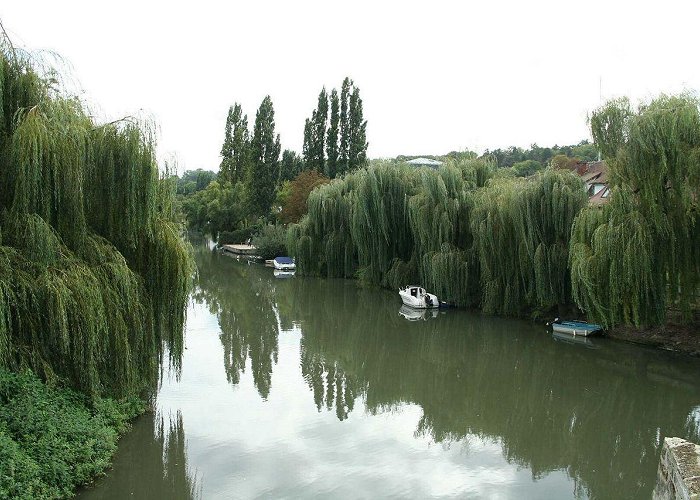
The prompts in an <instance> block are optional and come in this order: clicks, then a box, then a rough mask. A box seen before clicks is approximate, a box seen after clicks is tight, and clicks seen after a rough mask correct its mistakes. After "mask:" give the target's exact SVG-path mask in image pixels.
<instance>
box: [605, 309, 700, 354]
mask: <svg viewBox="0 0 700 500" xmlns="http://www.w3.org/2000/svg"><path fill="white" fill-rule="evenodd" d="M607 335H608V337H610V338H613V339H617V340H623V341H625V342H631V343H634V344H640V345H644V346H648V347H655V348H658V349H664V350H667V351H674V352H679V353H683V354H688V355H690V356H695V357H700V319H699V318H698V317H697V315H696V318H695V319H694V321H692V322H691V323H689V324H682V323H680V322H678V321H675V320H672V321H669V322H667V323H666V324H665V325H661V326H654V327H647V328H641V329H640V328H635V327H632V326H618V327H615V328H613V329H612V330H610V331H609V332H608V334H607Z"/></svg>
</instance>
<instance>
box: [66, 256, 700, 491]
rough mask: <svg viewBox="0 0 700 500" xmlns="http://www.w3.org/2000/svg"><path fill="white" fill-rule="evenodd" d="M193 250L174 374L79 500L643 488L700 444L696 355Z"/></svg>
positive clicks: (167, 370) (168, 372)
mask: <svg viewBox="0 0 700 500" xmlns="http://www.w3.org/2000/svg"><path fill="white" fill-rule="evenodd" d="M196 258H197V264H198V268H199V276H198V280H197V281H198V283H197V287H196V289H195V290H194V292H193V294H192V299H191V303H190V306H189V312H188V320H187V330H186V337H185V351H184V356H183V358H182V363H181V367H178V368H179V369H175V368H172V367H169V366H168V365H167V363H166V365H165V366H164V368H163V377H162V382H161V384H160V387H159V389H158V391H157V396H156V401H155V404H154V407H155V412H154V413H153V414H148V415H145V416H143V417H141V418H139V419H137V420H136V421H135V423H134V427H133V429H132V431H130V432H129V433H128V434H127V435H125V436H124V437H123V438H122V440H121V441H120V444H119V450H118V452H117V454H116V456H115V460H114V467H113V469H112V470H110V471H109V472H108V475H107V476H106V477H104V478H102V479H100V480H99V481H97V483H96V484H95V486H94V487H91V488H89V489H86V490H83V491H82V492H81V493H80V495H79V497H80V498H83V499H107V498H109V499H112V498H115V499H117V498H119V499H121V498H149V499H153V498H191V497H195V498H257V497H267V498H280V497H291V498H298V497H325V498H379V497H412V498H428V497H462V498H464V497H466V498H499V499H501V498H505V499H507V498H518V499H524V498H616V499H617V498H650V496H651V493H652V490H653V488H654V484H655V481H656V471H657V465H658V458H659V453H660V449H661V444H662V442H663V438H664V437H665V436H679V437H683V438H686V439H690V440H693V441H696V442H698V441H700V430H699V428H700V360H698V359H694V358H689V357H685V356H681V355H675V354H672V353H667V352H661V351H655V350H651V349H646V348H642V347H637V346H633V345H629V344H625V343H621V342H616V341H613V340H609V339H592V340H590V341H588V342H579V341H577V342H573V341H571V340H570V339H567V338H562V339H559V338H555V337H553V336H552V334H551V333H548V332H547V330H546V329H545V327H544V326H543V325H541V324H537V323H533V322H529V321H521V320H510V319H503V318H494V317H488V316H484V315H480V314H478V313H472V312H468V311H463V310H446V311H441V312H439V313H437V312H435V313H427V314H426V315H424V316H418V317H413V316H414V315H411V314H405V313H406V312H405V311H403V310H401V301H400V299H399V296H398V293H396V292H391V291H387V290H378V289H375V288H363V287H361V286H359V285H358V283H356V282H353V281H345V280H329V279H316V278H303V277H299V276H294V277H291V278H287V279H285V278H281V277H275V276H274V274H273V270H272V269H270V268H266V267H263V266H261V265H257V264H248V263H246V262H244V261H242V262H239V261H237V260H236V259H233V258H231V257H228V256H224V255H220V254H218V253H216V252H212V251H210V250H209V249H208V248H207V247H206V246H205V245H200V246H198V247H197V249H196ZM401 312H403V313H404V314H405V315H402V314H401ZM406 316H408V317H409V318H408V319H407V318H406Z"/></svg>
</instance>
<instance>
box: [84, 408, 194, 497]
mask: <svg viewBox="0 0 700 500" xmlns="http://www.w3.org/2000/svg"><path fill="white" fill-rule="evenodd" d="M80 497H81V499H90V500H92V499H94V500H98V499H101V498H109V499H112V498H172V499H180V498H183V499H185V498H186V499H190V498H192V499H194V498H201V488H200V485H199V484H198V482H197V474H196V473H195V472H194V471H192V470H191V468H190V467H189V465H188V462H187V446H186V440H185V430H184V426H183V423H182V415H181V414H180V412H177V414H176V415H168V416H167V419H166V417H165V416H164V415H162V414H153V413H151V414H147V415H144V416H142V417H139V418H138V419H137V420H136V421H135V422H134V425H133V429H132V430H131V431H130V432H128V433H127V434H125V435H124V436H123V437H122V438H121V439H120V440H119V449H118V451H117V454H116V455H115V457H114V467H113V470H112V471H111V472H109V474H108V476H107V477H105V478H103V479H102V480H99V481H97V482H96V483H95V485H94V487H90V488H88V489H85V490H83V491H82V492H80Z"/></svg>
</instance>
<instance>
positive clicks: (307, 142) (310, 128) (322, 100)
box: [303, 87, 328, 172]
mask: <svg viewBox="0 0 700 500" xmlns="http://www.w3.org/2000/svg"><path fill="white" fill-rule="evenodd" d="M327 122H328V93H327V92H326V88H325V87H323V88H322V89H321V92H320V93H319V95H318V104H317V106H316V109H314V111H313V112H312V113H311V119H307V120H306V123H305V124H304V148H303V154H304V161H305V162H306V168H307V169H311V170H316V171H318V172H323V171H324V165H325V142H326V124H327Z"/></svg>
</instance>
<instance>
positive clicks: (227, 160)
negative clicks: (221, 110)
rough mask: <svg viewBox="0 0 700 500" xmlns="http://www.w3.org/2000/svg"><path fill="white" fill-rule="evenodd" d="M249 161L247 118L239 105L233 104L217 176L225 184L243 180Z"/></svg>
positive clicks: (229, 112) (227, 121)
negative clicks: (225, 182)
mask: <svg viewBox="0 0 700 500" xmlns="http://www.w3.org/2000/svg"><path fill="white" fill-rule="evenodd" d="M249 161H250V137H249V132H248V116H247V115H244V114H243V110H242V109H241V105H240V104H238V103H235V104H234V105H233V106H231V107H230V108H229V110H228V115H227V117H226V129H225V131H224V143H223V144H222V146H221V165H220V166H219V176H220V177H221V180H223V181H227V182H231V183H234V182H237V181H241V180H243V179H244V178H245V172H246V171H247V169H248V164H249Z"/></svg>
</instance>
